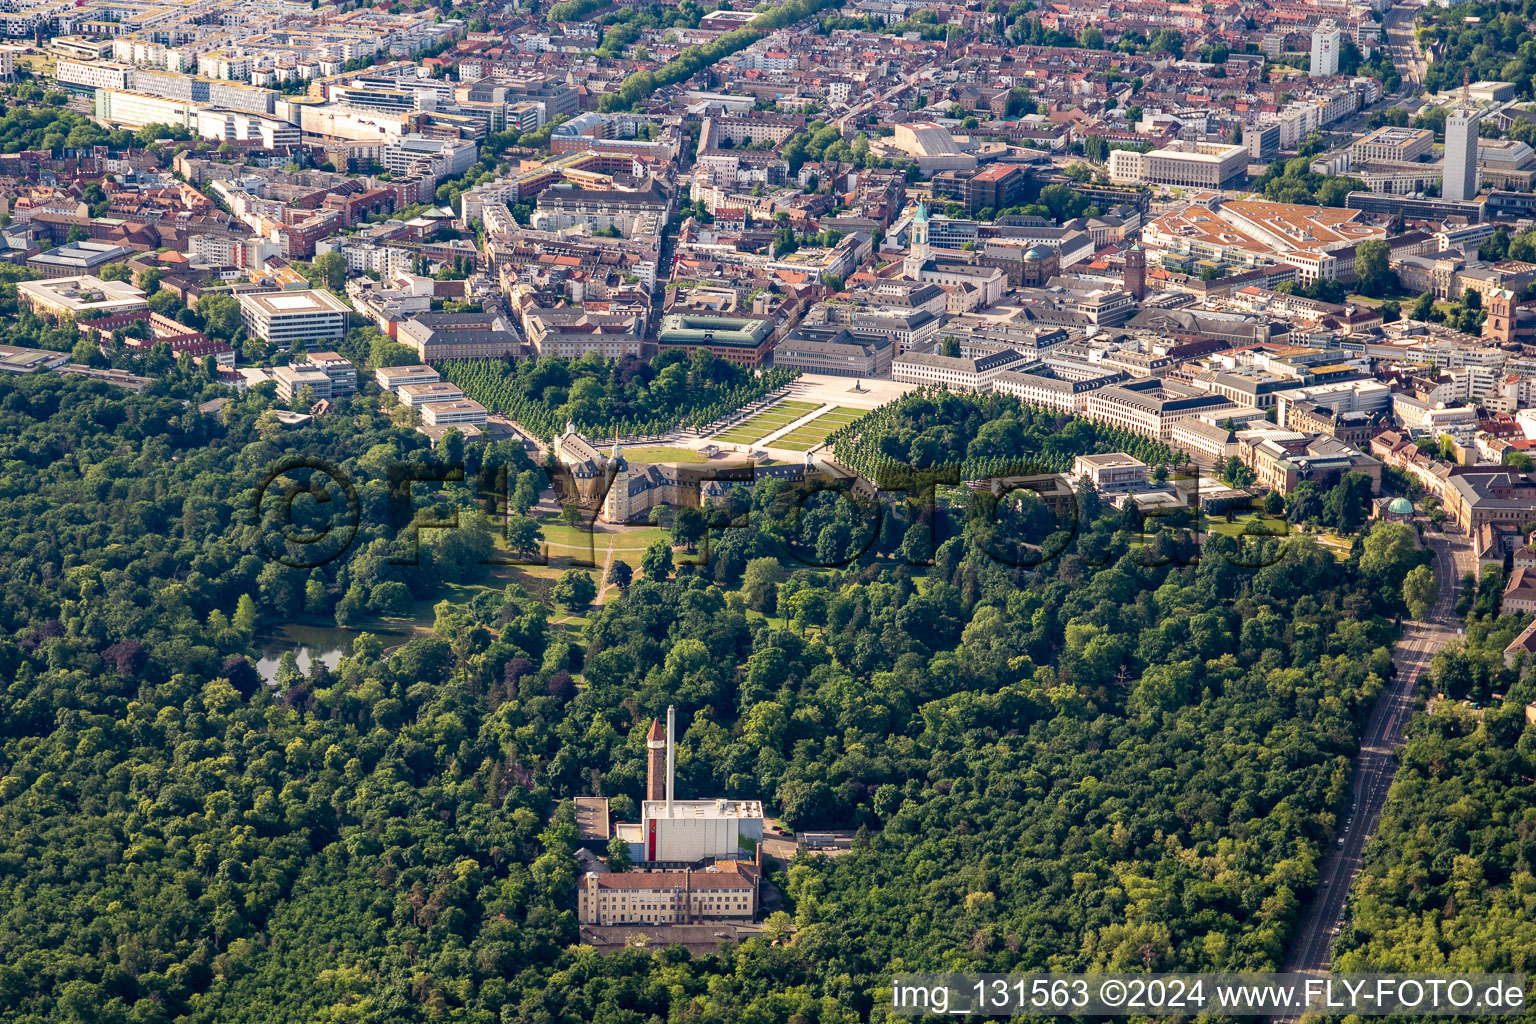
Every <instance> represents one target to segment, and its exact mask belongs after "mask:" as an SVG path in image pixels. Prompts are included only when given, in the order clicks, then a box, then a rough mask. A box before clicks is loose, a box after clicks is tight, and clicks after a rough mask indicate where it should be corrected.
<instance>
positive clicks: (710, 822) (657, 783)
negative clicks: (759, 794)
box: [616, 707, 763, 864]
mask: <svg viewBox="0 0 1536 1024" xmlns="http://www.w3.org/2000/svg"><path fill="white" fill-rule="evenodd" d="M676 735H677V721H676V713H675V711H674V709H673V708H670V707H669V708H667V732H666V736H665V739H664V741H663V738H662V737H661V736H660V729H659V728H657V727H656V726H655V725H654V724H653V726H652V729H651V736H650V739H649V741H648V746H649V748H650V761H649V766H648V767H649V775H650V778H649V782H648V785H647V787H646V789H647V796H650V797H653V798H656V799H648V800H646V801H644V802H643V803H642V804H641V805H640V825H639V827H638V828H635V827H633V826H629V827H627V828H626V827H625V826H623V825H621V826H620V827H619V829H618V830H617V831H616V834H617V835H620V836H623V837H624V838H625V839H626V840H628V841H629V843H630V848H631V850H632V851H633V852H632V858H633V859H634V861H635V862H636V863H644V864H697V863H699V862H701V861H711V860H738V859H752V857H753V856H754V854H755V851H756V850H757V847H758V844H759V843H761V842H762V839H763V805H762V802H761V801H758V800H678V799H676V798H675V797H674V795H673V783H674V780H675V775H676V772H675V768H676V764H675V757H676V755H675V749H674V746H673V739H674V737H675V736H676ZM663 750H664V751H665V769H664V771H665V788H664V789H663V787H662V785H661V778H660V776H661V775H662V752H663ZM663 794H664V795H663ZM636 846H638V847H639V849H638V851H636V850H635V847H636ZM634 853H638V856H634Z"/></svg>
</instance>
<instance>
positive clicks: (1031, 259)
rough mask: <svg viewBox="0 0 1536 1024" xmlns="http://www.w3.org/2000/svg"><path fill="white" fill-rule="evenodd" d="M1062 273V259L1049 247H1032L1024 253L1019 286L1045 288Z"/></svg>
mask: <svg viewBox="0 0 1536 1024" xmlns="http://www.w3.org/2000/svg"><path fill="white" fill-rule="evenodd" d="M1059 273H1061V257H1060V256H1059V255H1058V254H1057V252H1056V250H1055V249H1052V248H1051V247H1050V246H1048V245H1032V246H1030V247H1029V249H1028V250H1026V251H1025V253H1024V260H1023V263H1022V264H1021V265H1020V267H1019V286H1020V287H1022V288H1044V287H1045V286H1046V285H1047V284H1050V282H1051V278H1053V277H1055V276H1056V275H1057V274H1059Z"/></svg>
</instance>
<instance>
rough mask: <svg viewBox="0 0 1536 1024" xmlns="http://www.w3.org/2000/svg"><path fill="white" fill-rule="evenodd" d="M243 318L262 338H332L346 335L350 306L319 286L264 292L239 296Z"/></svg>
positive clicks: (286, 342) (277, 340) (281, 340)
mask: <svg viewBox="0 0 1536 1024" xmlns="http://www.w3.org/2000/svg"><path fill="white" fill-rule="evenodd" d="M239 301H240V319H241V320H242V321H243V322H244V324H245V328H246V330H248V331H250V332H251V334H252V335H254V336H255V337H258V338H260V339H261V340H262V341H267V342H273V343H275V344H279V345H284V346H286V345H290V344H292V343H293V342H295V341H330V340H333V339H340V338H344V337H346V334H347V313H348V312H350V310H349V309H348V307H347V306H346V305H345V304H344V303H342V301H341V300H340V299H338V298H336V296H334V295H332V294H331V293H330V292H326V291H320V290H318V289H309V290H305V291H292V292H261V293H258V294H249V293H247V294H244V295H240V296H239Z"/></svg>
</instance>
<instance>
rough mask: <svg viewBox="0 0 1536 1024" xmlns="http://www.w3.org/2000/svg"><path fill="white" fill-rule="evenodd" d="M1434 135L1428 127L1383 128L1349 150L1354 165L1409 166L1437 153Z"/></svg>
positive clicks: (1387, 126) (1388, 126)
mask: <svg viewBox="0 0 1536 1024" xmlns="http://www.w3.org/2000/svg"><path fill="white" fill-rule="evenodd" d="M1434 148H1435V133H1434V132H1432V131H1430V130H1429V129H1427V128H1400V127H1398V126H1396V125H1384V126H1382V127H1381V128H1378V129H1376V130H1375V131H1373V132H1371V133H1370V134H1369V135H1367V136H1366V137H1365V138H1363V139H1361V140H1360V141H1359V142H1357V143H1355V144H1354V145H1353V146H1351V147H1350V151H1349V155H1350V160H1351V161H1352V162H1353V163H1357V164H1362V163H1407V162H1409V161H1412V160H1418V159H1419V158H1420V157H1424V156H1428V155H1429V154H1430V153H1432V152H1434Z"/></svg>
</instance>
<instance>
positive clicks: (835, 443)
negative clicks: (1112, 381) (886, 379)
mask: <svg viewBox="0 0 1536 1024" xmlns="http://www.w3.org/2000/svg"><path fill="white" fill-rule="evenodd" d="M827 445H828V447H829V448H831V450H832V452H833V454H835V455H836V456H837V459H838V461H839V462H841V463H842V464H843V465H845V466H847V467H849V468H850V469H852V470H854V471H855V472H857V473H859V474H860V475H862V476H864V477H866V478H868V479H871V480H875V481H876V482H881V481H884V480H894V479H895V478H897V477H899V476H901V475H902V474H903V473H906V472H909V471H911V470H931V469H939V468H945V467H948V468H957V469H958V470H959V472H960V474H961V477H962V479H967V480H973V479H976V480H979V479H986V478H988V477H991V476H1000V475H1003V476H1006V475H1019V474H1023V473H1063V472H1066V471H1067V470H1069V469H1071V468H1072V461H1073V457H1074V456H1076V455H1081V454H1088V453H1095V452H1110V451H1121V452H1125V453H1127V454H1128V455H1132V456H1135V457H1136V458H1138V459H1141V460H1142V461H1143V462H1146V463H1147V464H1148V465H1163V466H1168V465H1172V464H1174V463H1176V462H1178V461H1180V460H1179V459H1178V458H1177V456H1176V455H1175V453H1174V452H1173V451H1172V450H1171V449H1169V448H1168V447H1167V446H1166V445H1163V444H1160V443H1159V442H1156V441H1153V440H1151V439H1150V438H1146V437H1143V436H1141V435H1140V434H1134V433H1131V432H1130V431H1128V430H1123V429H1121V428H1119V427H1112V426H1108V425H1106V424H1102V423H1095V422H1093V421H1092V420H1087V419H1082V418H1079V417H1072V416H1065V415H1062V414H1061V413H1060V412H1058V411H1056V410H1053V409H1047V408H1044V407H1042V406H1031V405H1025V404H1023V403H1021V402H1020V401H1019V400H1018V399H1017V398H1014V397H1013V396H1012V395H1004V394H1001V393H995V392H994V393H989V394H985V395H972V394H960V393H957V392H951V391H946V390H943V389H941V388H923V389H919V390H918V391H914V392H912V393H911V394H908V395H906V396H903V397H902V398H900V399H897V400H896V401H894V402H890V403H887V404H886V405H883V406H881V407H880V408H878V409H876V410H874V411H873V412H871V413H869V414H868V415H866V416H863V417H860V418H859V419H858V420H856V421H855V422H853V423H851V424H849V425H848V426H846V427H842V428H840V429H839V430H837V431H835V432H834V433H832V434H831V435H830V436H829V437H828V438H827Z"/></svg>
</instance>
